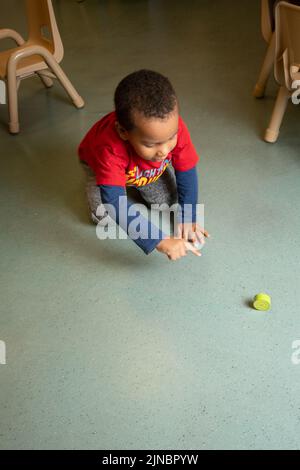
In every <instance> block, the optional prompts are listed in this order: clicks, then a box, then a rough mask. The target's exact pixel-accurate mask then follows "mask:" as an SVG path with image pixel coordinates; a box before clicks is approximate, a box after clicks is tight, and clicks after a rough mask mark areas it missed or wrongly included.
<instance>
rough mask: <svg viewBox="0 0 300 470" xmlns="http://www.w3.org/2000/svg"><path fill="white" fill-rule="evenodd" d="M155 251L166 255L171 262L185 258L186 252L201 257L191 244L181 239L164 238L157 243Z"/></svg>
mask: <svg viewBox="0 0 300 470" xmlns="http://www.w3.org/2000/svg"><path fill="white" fill-rule="evenodd" d="M156 249H157V250H158V251H160V252H161V253H164V254H165V255H167V257H168V258H169V259H170V260H172V261H175V260H176V259H179V258H182V257H183V256H186V253H187V251H191V252H192V253H193V254H194V255H196V256H201V253H200V252H199V251H198V250H196V248H195V247H194V246H193V245H192V244H191V243H189V242H187V241H185V240H183V239H176V238H164V239H163V240H161V241H160V242H159V243H158V245H157V246H156Z"/></svg>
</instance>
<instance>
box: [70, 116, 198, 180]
mask: <svg viewBox="0 0 300 470" xmlns="http://www.w3.org/2000/svg"><path fill="white" fill-rule="evenodd" d="M115 122H116V113H115V112H114V111H113V112H111V113H109V114H107V115H106V116H104V117H103V118H102V119H100V121H98V122H96V123H95V124H94V125H93V127H92V128H91V129H90V130H89V131H88V133H87V134H86V136H85V137H84V139H83V140H82V142H81V144H80V145H79V149H78V153H79V158H80V160H82V161H84V162H85V163H87V164H88V165H89V166H90V167H91V168H92V170H93V171H94V173H95V175H96V183H97V184H98V185H100V184H107V185H114V186H138V187H139V186H145V185H146V184H150V183H153V182H154V181H156V180H157V179H158V178H159V177H160V176H161V175H162V174H163V172H164V171H165V169H166V167H167V166H168V165H169V164H170V163H171V162H172V165H173V167H174V169H175V170H177V171H188V170H191V169H192V168H194V166H195V165H196V164H197V162H198V160H199V157H198V155H197V152H196V150H195V148H194V146H193V143H192V141H191V138H190V135H189V132H188V130H187V127H186V125H185V123H184V122H183V120H182V118H181V117H180V116H179V122H178V136H177V144H176V147H174V149H173V150H172V152H170V153H169V155H168V156H167V158H166V159H165V160H164V161H163V162H151V161H149V160H145V159H144V158H141V157H140V156H139V155H137V153H136V152H135V150H134V148H133V147H132V145H131V144H130V143H129V142H128V141H124V140H123V139H121V137H120V136H119V134H118V132H117V130H116V128H115Z"/></svg>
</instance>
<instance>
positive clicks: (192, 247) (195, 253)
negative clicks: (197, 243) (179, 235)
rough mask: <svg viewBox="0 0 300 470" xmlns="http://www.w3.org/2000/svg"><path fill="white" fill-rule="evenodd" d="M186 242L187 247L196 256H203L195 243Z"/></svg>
mask: <svg viewBox="0 0 300 470" xmlns="http://www.w3.org/2000/svg"><path fill="white" fill-rule="evenodd" d="M184 244H185V247H186V249H187V250H188V251H191V252H192V253H193V254H194V255H196V256H202V255H201V253H200V251H198V250H196V248H195V247H194V245H192V244H191V243H189V242H184Z"/></svg>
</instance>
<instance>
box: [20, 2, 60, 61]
mask: <svg viewBox="0 0 300 470" xmlns="http://www.w3.org/2000/svg"><path fill="white" fill-rule="evenodd" d="M26 14H27V22H28V28H29V38H28V43H32V44H42V45H46V47H47V48H48V49H49V50H50V52H51V53H52V54H53V56H54V58H55V60H56V61H57V62H60V61H61V60H62V58H63V55H64V49H63V44H62V41H61V37H60V34H59V31H58V27H57V23H56V19H55V14H54V10H53V5H52V1H51V0H26Z"/></svg>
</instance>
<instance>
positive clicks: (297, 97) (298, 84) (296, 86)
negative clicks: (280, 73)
mask: <svg viewBox="0 0 300 470" xmlns="http://www.w3.org/2000/svg"><path fill="white" fill-rule="evenodd" d="M292 88H293V90H295V91H294V92H293V93H292V103H293V104H299V103H300V80H294V81H293V83H292Z"/></svg>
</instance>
